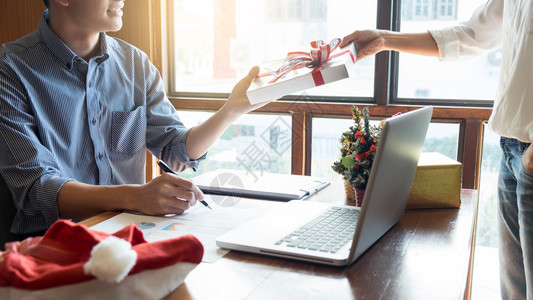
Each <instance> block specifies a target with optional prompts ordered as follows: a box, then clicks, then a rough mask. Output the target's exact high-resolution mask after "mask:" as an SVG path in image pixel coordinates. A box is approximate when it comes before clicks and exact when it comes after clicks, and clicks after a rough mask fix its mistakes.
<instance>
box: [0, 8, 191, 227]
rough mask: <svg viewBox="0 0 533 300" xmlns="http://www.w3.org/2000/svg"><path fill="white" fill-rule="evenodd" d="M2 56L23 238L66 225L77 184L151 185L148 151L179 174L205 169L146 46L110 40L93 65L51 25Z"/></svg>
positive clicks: (0, 157)
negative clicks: (71, 188)
mask: <svg viewBox="0 0 533 300" xmlns="http://www.w3.org/2000/svg"><path fill="white" fill-rule="evenodd" d="M47 19H48V12H47V11H46V12H45V13H44V15H43V17H42V19H41V21H40V23H39V29H38V30H37V31H35V32H33V33H31V34H29V35H27V36H25V37H22V38H21V39H19V40H17V41H14V42H11V43H6V44H4V45H2V47H1V49H0V175H1V176H2V177H3V178H4V179H5V181H6V183H7V185H8V186H9V188H10V191H11V194H12V195H13V200H14V203H15V206H16V210H17V213H16V216H15V220H14V222H13V226H12V229H11V230H12V232H14V233H31V232H36V231H42V230H45V229H47V228H48V227H49V226H50V225H51V224H52V223H53V222H55V221H56V220H58V219H59V213H58V208H57V194H58V193H59V191H60V189H61V187H62V186H63V185H64V184H65V183H66V182H68V181H71V180H75V181H78V182H83V183H88V184H93V185H117V184H142V183H144V182H145V166H146V154H145V153H146V152H145V151H146V150H149V151H150V152H151V153H152V154H154V155H155V156H157V157H158V158H160V159H162V160H165V161H167V162H168V163H169V165H170V166H171V167H173V168H174V169H176V170H182V169H184V168H185V167H196V166H197V164H198V161H191V160H190V159H189V157H188V156H187V154H186V150H185V139H186V137H187V134H188V132H189V129H186V128H185V127H184V125H183V123H182V122H181V121H180V119H179V117H178V115H177V113H176V110H175V109H174V107H173V106H172V104H171V103H170V101H168V98H167V97H166V95H165V93H164V86H163V82H162V80H161V77H160V75H159V72H158V71H157V69H156V68H155V67H154V66H153V65H152V64H151V63H150V61H149V59H148V57H147V56H146V54H144V53H143V52H142V51H140V50H139V49H137V48H135V47H133V46H131V45H129V44H127V43H125V42H124V41H121V40H118V39H115V38H112V37H109V36H107V35H106V34H104V33H102V34H101V35H100V55H98V56H96V57H94V58H92V59H90V60H89V62H88V63H87V62H86V61H84V60H83V59H81V58H80V57H78V56H77V55H76V54H74V52H72V50H70V49H69V48H68V47H67V45H66V44H65V43H63V41H61V39H59V38H58V36H57V35H56V34H55V33H54V32H53V31H52V30H51V28H50V27H49V26H48V22H47Z"/></svg>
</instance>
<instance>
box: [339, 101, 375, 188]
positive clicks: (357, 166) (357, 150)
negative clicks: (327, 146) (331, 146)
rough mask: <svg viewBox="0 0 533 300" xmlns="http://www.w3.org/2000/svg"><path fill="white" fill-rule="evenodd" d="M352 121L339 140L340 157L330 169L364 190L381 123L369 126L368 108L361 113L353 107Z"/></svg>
mask: <svg viewBox="0 0 533 300" xmlns="http://www.w3.org/2000/svg"><path fill="white" fill-rule="evenodd" d="M352 119H353V120H354V125H353V126H350V128H349V129H348V130H347V131H345V132H344V133H343V134H342V136H341V138H340V143H341V147H340V152H341V157H340V159H339V160H338V161H336V162H334V163H333V165H332V166H331V167H332V168H333V170H334V171H335V172H337V173H339V174H341V175H342V176H343V178H344V179H345V180H348V181H349V182H350V183H351V184H352V185H353V186H354V187H355V188H357V189H361V190H364V189H365V188H366V185H367V182H368V177H369V176H370V170H371V168H372V163H373V161H374V156H375V154H376V150H377V145H378V141H379V137H380V135H381V128H382V123H380V124H379V125H378V126H371V125H370V115H369V112H368V108H367V107H365V108H363V111H362V113H361V111H360V110H359V109H358V108H357V107H356V106H355V105H354V106H353V107H352Z"/></svg>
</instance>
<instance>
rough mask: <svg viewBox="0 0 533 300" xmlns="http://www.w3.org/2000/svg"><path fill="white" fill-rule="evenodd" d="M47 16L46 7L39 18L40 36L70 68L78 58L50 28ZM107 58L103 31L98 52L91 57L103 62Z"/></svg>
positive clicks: (105, 38)
mask: <svg viewBox="0 0 533 300" xmlns="http://www.w3.org/2000/svg"><path fill="white" fill-rule="evenodd" d="M48 18H49V13H48V9H46V10H45V11H44V14H43V17H42V18H41V21H40V22H39V33H40V35H41V38H42V40H43V42H44V44H45V45H46V47H48V49H50V51H51V52H52V53H53V54H54V55H55V56H56V57H57V58H58V59H59V60H60V61H61V62H62V63H63V64H64V65H65V66H66V67H67V68H68V69H72V67H73V66H74V61H75V60H77V59H81V58H79V57H78V56H77V55H76V53H74V52H73V51H72V50H71V49H70V48H69V47H68V46H67V45H66V44H65V43H64V42H63V41H62V40H61V39H60V38H59V37H58V36H57V35H56V34H55V33H54V31H53V30H52V28H50V25H48ZM107 58H109V54H108V53H107V35H106V34H105V33H103V32H102V33H100V51H99V54H98V55H97V56H96V57H94V58H93V59H95V60H96V62H97V63H102V62H104V61H105V60H106V59H107Z"/></svg>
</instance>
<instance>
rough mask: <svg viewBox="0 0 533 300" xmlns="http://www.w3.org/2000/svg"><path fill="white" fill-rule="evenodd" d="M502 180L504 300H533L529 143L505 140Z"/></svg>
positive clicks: (532, 199)
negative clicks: (526, 163)
mask: <svg viewBox="0 0 533 300" xmlns="http://www.w3.org/2000/svg"><path fill="white" fill-rule="evenodd" d="M500 146H501V148H502V151H503V154H502V160H501V165H500V173H499V178H498V198H499V205H498V207H499V213H498V219H499V222H498V223H499V234H500V240H499V243H500V246H499V248H500V286H501V294H502V299H530V300H533V172H530V171H528V170H526V169H525V168H524V164H523V162H522V156H523V154H524V152H525V151H526V149H527V148H528V146H529V144H528V143H523V142H520V141H518V140H516V139H510V138H503V137H502V138H501V140H500Z"/></svg>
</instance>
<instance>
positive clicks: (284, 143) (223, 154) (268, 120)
mask: <svg viewBox="0 0 533 300" xmlns="http://www.w3.org/2000/svg"><path fill="white" fill-rule="evenodd" d="M179 115H180V118H181V120H182V122H183V123H184V124H185V126H187V127H192V126H195V125H198V124H200V123H202V122H204V121H205V120H206V119H207V118H209V116H211V115H212V113H207V112H192V111H180V112H179ZM291 135H292V125H291V119H290V117H289V116H279V115H259V114H247V115H244V116H241V117H240V118H239V119H238V120H237V121H236V122H234V123H233V124H232V125H230V126H229V127H228V128H227V129H226V131H224V133H223V134H222V136H221V137H220V139H218V140H217V141H216V143H215V144H214V145H213V147H211V149H210V150H209V152H208V154H207V158H206V159H205V160H204V161H202V162H201V163H200V166H199V168H198V169H197V171H196V172H194V171H193V170H192V169H187V170H186V171H184V172H182V173H181V174H180V176H183V177H185V178H189V177H192V176H196V175H199V174H201V173H204V172H207V171H213V170H217V169H221V168H223V169H234V170H244V171H248V172H249V173H250V175H255V176H261V174H262V172H273V173H285V174H290V172H291V159H292V136H291Z"/></svg>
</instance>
